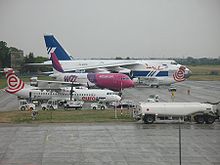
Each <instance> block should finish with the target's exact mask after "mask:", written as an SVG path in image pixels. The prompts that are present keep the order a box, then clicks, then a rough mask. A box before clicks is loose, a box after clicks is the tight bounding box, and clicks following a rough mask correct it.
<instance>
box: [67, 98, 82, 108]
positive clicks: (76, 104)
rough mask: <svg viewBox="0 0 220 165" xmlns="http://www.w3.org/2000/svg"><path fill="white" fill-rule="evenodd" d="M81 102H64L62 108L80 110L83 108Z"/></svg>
mask: <svg viewBox="0 0 220 165" xmlns="http://www.w3.org/2000/svg"><path fill="white" fill-rule="evenodd" d="M83 104H84V102H83V101H70V100H68V101H66V102H64V108H75V109H81V108H82V106H83Z"/></svg>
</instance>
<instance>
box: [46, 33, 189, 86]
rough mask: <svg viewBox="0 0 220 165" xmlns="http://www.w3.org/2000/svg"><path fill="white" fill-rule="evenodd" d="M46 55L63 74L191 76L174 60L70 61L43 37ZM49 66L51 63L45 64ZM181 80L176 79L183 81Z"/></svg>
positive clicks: (51, 38) (51, 40)
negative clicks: (55, 59) (55, 62)
mask: <svg viewBox="0 0 220 165" xmlns="http://www.w3.org/2000/svg"><path fill="white" fill-rule="evenodd" d="M44 39H45V44H46V47H47V53H48V54H49V55H50V56H51V54H55V55H56V56H57V58H58V60H60V63H61V65H62V67H63V69H64V70H65V72H73V71H74V72H85V71H87V72H88V71H90V72H118V73H126V74H128V75H129V76H130V77H132V78H147V79H149V77H150V78H154V79H156V78H159V79H158V80H161V79H164V78H166V77H167V76H168V74H169V73H168V72H169V71H170V73H171V72H175V71H179V69H180V68H185V69H184V73H183V75H184V77H183V78H184V80H185V79H186V78H188V77H189V76H190V75H191V71H190V70H189V69H188V68H186V67H185V66H183V65H181V64H178V63H176V62H175V61H174V60H72V58H70V55H69V54H68V53H67V52H66V51H65V50H64V49H63V48H62V46H61V45H60V44H59V42H58V41H57V40H56V38H55V37H54V36H53V35H52V34H50V35H44ZM45 64H51V62H45ZM183 78H182V77H181V79H178V77H176V79H175V80H176V82H179V80H181V81H183Z"/></svg>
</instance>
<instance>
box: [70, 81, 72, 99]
mask: <svg viewBox="0 0 220 165" xmlns="http://www.w3.org/2000/svg"><path fill="white" fill-rule="evenodd" d="M72 100H73V82H72V84H71V88H70V101H72Z"/></svg>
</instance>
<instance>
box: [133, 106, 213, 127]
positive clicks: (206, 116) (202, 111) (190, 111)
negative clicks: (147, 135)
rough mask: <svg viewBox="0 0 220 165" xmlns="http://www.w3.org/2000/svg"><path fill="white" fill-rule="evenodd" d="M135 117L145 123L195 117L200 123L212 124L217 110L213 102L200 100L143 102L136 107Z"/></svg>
mask: <svg viewBox="0 0 220 165" xmlns="http://www.w3.org/2000/svg"><path fill="white" fill-rule="evenodd" d="M133 114H134V117H135V118H136V119H138V120H143V121H144V123H149V124H150V123H153V122H154V121H156V120H158V119H160V120H167V119H168V120H170V119H175V118H176V119H178V118H180V117H181V118H184V119H185V120H186V119H188V120H190V121H191V119H193V120H194V121H195V122H196V123H199V124H203V123H206V124H212V123H213V122H215V119H216V116H217V115H216V112H215V110H214V108H213V105H211V104H205V103H199V102H170V103H166V102H159V103H145V102H141V103H139V104H138V105H137V107H136V108H135V109H134V113H133Z"/></svg>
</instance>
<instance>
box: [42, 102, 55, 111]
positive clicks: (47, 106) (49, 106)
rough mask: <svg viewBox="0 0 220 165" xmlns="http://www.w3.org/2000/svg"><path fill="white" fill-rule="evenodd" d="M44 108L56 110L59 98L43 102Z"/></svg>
mask: <svg viewBox="0 0 220 165" xmlns="http://www.w3.org/2000/svg"><path fill="white" fill-rule="evenodd" d="M41 108H42V110H49V109H52V110H55V109H57V108H58V102H57V100H48V101H47V103H43V104H41Z"/></svg>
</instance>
